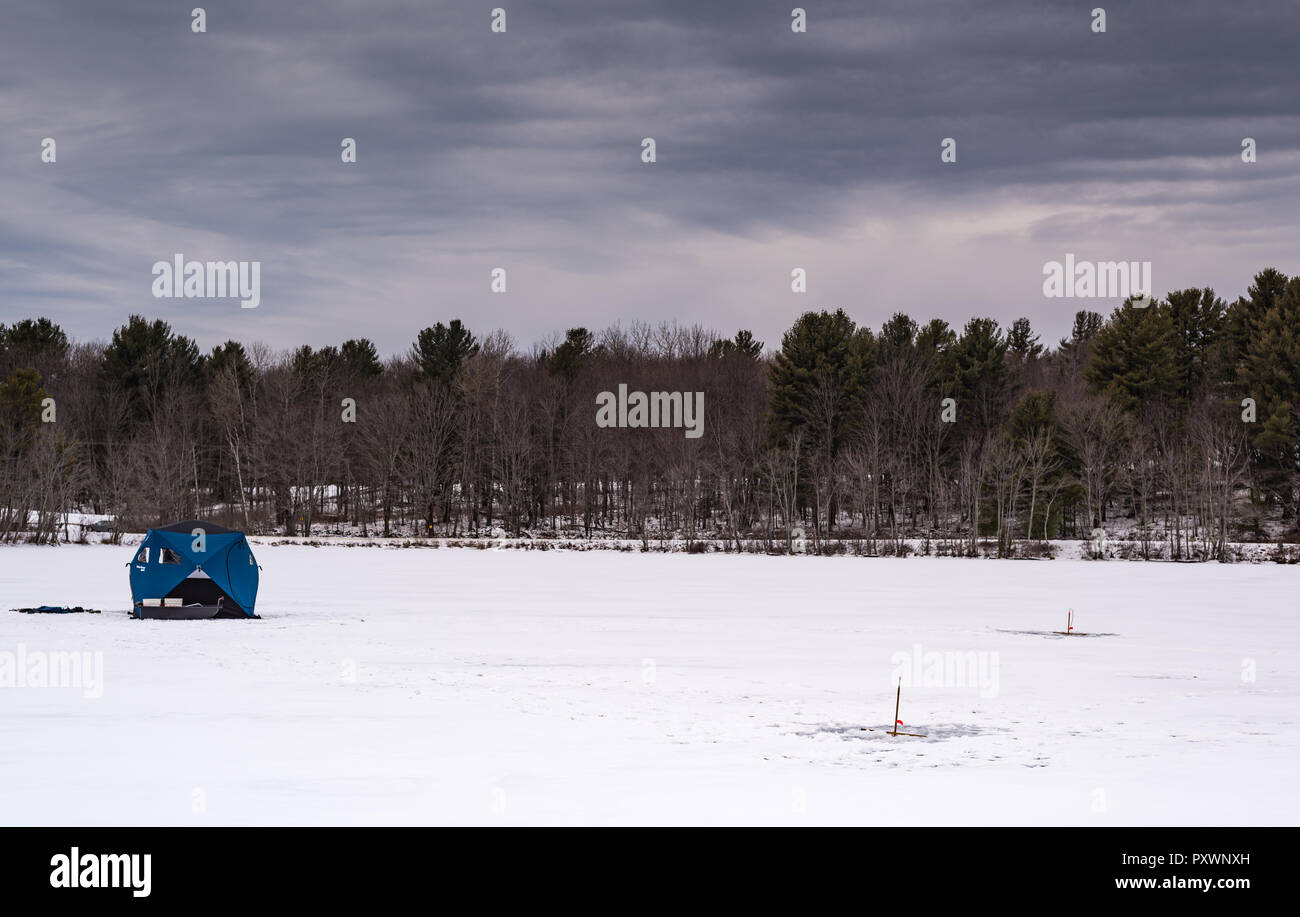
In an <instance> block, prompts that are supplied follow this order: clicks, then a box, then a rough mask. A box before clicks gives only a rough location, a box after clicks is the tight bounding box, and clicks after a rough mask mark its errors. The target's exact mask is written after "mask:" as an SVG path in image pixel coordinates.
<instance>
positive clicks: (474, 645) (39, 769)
mask: <svg viewBox="0 0 1300 917" xmlns="http://www.w3.org/2000/svg"><path fill="white" fill-rule="evenodd" d="M255 550H256V551H257V555H258V560H259V562H260V563H261V564H262V566H263V572H262V586H261V591H260V593H259V596H258V611H259V612H260V613H261V615H262V616H263V620H260V621H187V622H161V621H135V620H131V619H130V618H128V616H127V609H128V607H129V592H128V587H127V571H126V567H125V564H126V562H127V561H128V560H129V558H130V556H131V553H132V549H131V548H130V547H117V548H112V547H108V546H102V545H98V546H97V545H88V546H76V545H65V546H61V547H57V548H50V547H30V546H23V547H7V548H0V609H5V610H0V684H2V685H3V686H2V687H0V724H2V725H3V733H2V734H3V739H0V823H2V824H6V825H37V824H55V825H65V824H88V825H101V824H110V825H116V824H150V825H151V824H179V825H202V824H258V825H260V824H408V823H417V824H488V825H491V824H538V823H543V824H611V823H612V824H623V823H631V824H677V823H685V824H754V823H756V824H776V825H799V824H822V823H833V824H869V825H965V824H1069V825H1111V824H1125V825H1129V824H1138V825H1145V824H1153V825H1166V824H1169V825H1217V824H1227V825H1265V824H1284V825H1295V824H1297V823H1300V803H1298V802H1297V798H1298V796H1300V794H1297V793H1296V792H1295V786H1294V777H1295V775H1296V773H1297V770H1298V768H1300V672H1298V671H1297V669H1298V663H1300V621H1297V615H1296V612H1297V607H1298V605H1300V603H1298V602H1297V588H1296V587H1297V582H1298V578H1300V569H1298V568H1296V567H1286V566H1279V565H1274V564H1249V565H1247V564H1238V565H1219V564H1173V563H1140V562H1119V561H1109V562H1087V561H1069V560H1055V561H992V560H958V559H952V558H920V557H911V558H906V559H864V558H853V557H832V558H822V557H765V556H752V555H705V556H698V555H687V554H657V553H648V554H642V553H618V552H614V551H593V552H584V553H578V552H560V551H548V552H540V551H515V550H483V551H478V550H472V549H427V548H426V549H419V548H416V549H399V548H343V547H324V548H316V547H310V546H305V545H281V546H271V545H268V544H261V545H256V546H255ZM37 604H70V605H83V606H87V607H96V608H102V609H104V613H103V614H99V615H87V614H78V615H25V614H16V613H14V612H11V611H8V610H7V609H9V608H11V607H15V606H23V605H37ZM1068 608H1073V609H1074V610H1075V626H1076V628H1077V630H1078V631H1080V632H1083V633H1089V634H1094V635H1097V634H1103V635H1105V636H1074V637H1068V638H1064V637H1059V636H1055V635H1052V634H1051V633H1050V632H1051V631H1053V630H1060V629H1062V628H1063V627H1064V625H1065V621H1066V612H1067V609H1068ZM1035 632H1038V633H1035ZM59 652H67V653H90V654H92V656H90V657H84V658H85V661H86V662H87V663H89V662H90V660H91V659H94V658H98V659H100V660H102V693H101V691H100V690H99V687H98V686H95V685H90V686H89V687H88V686H87V685H88V682H87V681H86V680H83V682H82V685H81V686H80V687H77V686H75V685H74V686H66V685H65V686H43V687H37V686H33V684H32V682H37V683H39V681H40V677H39V675H38V674H37V673H36V671H35V670H34V669H31V668H30V667H31V666H32V665H33V662H32V660H33V659H47V660H49V659H51V657H50V656H49V655H48V654H53V653H59ZM96 653H100V654H102V656H100V657H94V656H93V654H96ZM41 654H47V655H45V656H42V655H41ZM945 654H946V655H945ZM58 658H59V657H53V659H58ZM63 658H64V659H65V661H66V659H67V658H68V657H63ZM77 658H78V659H81V658H82V657H77ZM936 660H937V663H936ZM958 662H961V663H963V664H964V665H965V668H964V669H962V668H957V667H955V666H956V665H957V663H958ZM6 666H7V668H6ZM945 666H947V668H945ZM54 668H57V665H55V666H54V667H53V668H51V670H50V672H51V673H53V671H54ZM92 670H93V665H92V666H90V668H89V669H88V674H93V671H92ZM904 670H905V673H906V674H905V675H900V671H904ZM977 675H982V676H983V677H982V679H979V678H974V676H977ZM899 677H904V678H905V681H904V687H903V691H902V708H901V713H900V716H899V718H900V719H902V720H903V722H904V724H905V726H904V727H902V728H903V729H904V730H905V731H907V732H914V733H919V734H924V735H925V736H926V737H925V738H913V737H908V736H896V737H895V736H889V735H885V734H883V732H882V731H880V730H882V729H884V728H888V727H889V725H890V723H891V721H892V720H893V718H894V717H893V713H894V703H895V687H896V684H897V678H899ZM48 678H49V679H51V680H55V681H59V680H62V681H69V680H71V674H70V673H69V670H65V671H63V673H62V674H60V676H59V677H58V678H55V677H54V675H53V674H50V675H49V676H48ZM91 681H93V679H91ZM981 681H982V684H981ZM96 694H100V696H95V695H96ZM87 695H90V696H87ZM864 728H874V729H875V730H877V731H874V732H871V731H865V729H864Z"/></svg>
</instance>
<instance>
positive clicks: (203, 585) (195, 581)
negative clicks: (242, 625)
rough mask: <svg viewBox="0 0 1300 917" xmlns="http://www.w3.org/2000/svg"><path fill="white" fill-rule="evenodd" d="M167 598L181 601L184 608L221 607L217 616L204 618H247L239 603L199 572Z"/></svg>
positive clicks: (172, 591) (187, 578) (174, 589)
mask: <svg viewBox="0 0 1300 917" xmlns="http://www.w3.org/2000/svg"><path fill="white" fill-rule="evenodd" d="M165 598H168V599H180V600H181V604H182V606H185V605H204V606H209V607H211V608H216V607H217V606H218V605H220V606H221V611H220V612H218V613H216V614H215V615H204V617H217V618H246V617H248V612H246V611H244V609H243V608H242V607H241V606H240V604H239V603H238V602H236V601H235V600H234V599H232V598H231V597H230V596H229V594H227V593H226V592H225V590H223V589H222V588H221V587H220V586H218V585H217V584H216V583H214V582H213V581H212V579H211V577H209V576H208V575H207V574H200V573H198V571H196V572H195V573H191V574H190V575H189V576H188V577H186V578H185V579H183V580H181V581H180V582H179V583H177V584H176V586H175V587H174V588H173V589H172V590H171V592H169V593H167V595H166V596H165Z"/></svg>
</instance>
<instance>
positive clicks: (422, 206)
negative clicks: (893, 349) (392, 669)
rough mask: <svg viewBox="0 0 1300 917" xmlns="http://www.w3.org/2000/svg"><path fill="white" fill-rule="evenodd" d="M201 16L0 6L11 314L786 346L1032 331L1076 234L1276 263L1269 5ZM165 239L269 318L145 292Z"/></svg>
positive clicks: (1287, 198) (1287, 52)
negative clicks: (803, 281) (209, 262)
mask: <svg viewBox="0 0 1300 917" xmlns="http://www.w3.org/2000/svg"><path fill="white" fill-rule="evenodd" d="M193 5H197V0H196V3H195V4H185V5H180V4H175V3H167V2H134V3H120V4H119V3H91V2H86V3H67V2H65V3H60V2H43V3H29V4H18V3H15V2H10V3H8V4H7V5H6V8H5V12H4V18H5V22H4V30H3V34H2V35H0V53H2V54H3V57H2V58H0V60H2V61H3V63H0V114H2V116H3V124H4V131H3V133H2V135H0V161H2V162H3V172H2V173H0V183H2V184H0V191H2V192H3V194H4V199H5V208H4V212H3V215H2V216H0V302H2V303H3V305H2V307H0V308H2V311H0V320H12V319H14V318H18V317H21V316H23V315H27V314H34V313H39V314H49V315H51V316H52V317H55V318H56V319H58V320H60V321H62V322H64V323H65V325H66V326H67V327H68V330H69V331H70V333H72V334H73V335H74V336H77V337H91V336H105V335H107V334H108V333H109V332H110V331H111V329H112V328H113V327H115V326H116V325H117V324H120V323H121V321H122V320H123V318H124V317H125V315H126V314H127V313H128V312H131V311H138V312H144V313H146V314H150V315H159V316H161V317H164V318H166V319H168V320H169V321H172V322H173V324H175V325H176V327H177V328H178V329H179V330H182V331H184V332H186V333H189V334H193V335H195V336H197V337H198V338H200V340H201V341H202V342H203V343H205V344H212V343H215V342H216V341H218V340H221V339H224V338H225V337H236V338H241V339H255V338H262V339H265V340H267V341H269V342H271V343H273V344H276V345H281V346H283V345H289V344H292V343H296V342H299V341H311V342H313V343H324V342H327V341H333V340H339V339H342V338H344V337H350V336H356V335H366V336H370V337H372V338H374V339H375V340H376V341H377V342H378V343H379V344H380V346H381V348H382V349H384V350H387V351H394V350H397V349H400V348H402V347H404V346H405V345H406V343H407V342H409V340H410V339H411V337H413V334H414V331H415V329H417V328H419V327H422V326H423V325H426V324H429V323H431V322H433V321H435V320H440V319H447V318H450V317H453V316H457V315H459V316H462V317H464V318H466V319H467V320H469V321H470V322H471V324H472V325H473V326H475V327H477V328H480V329H482V330H488V329H490V328H491V327H494V326H501V327H505V328H506V329H508V330H510V331H511V332H512V333H514V334H515V335H516V336H517V337H518V338H520V339H521V340H522V341H523V342H525V343H526V342H528V341H531V340H534V339H537V338H540V337H542V336H543V335H545V334H548V333H549V332H551V331H554V330H557V329H562V328H564V327H568V326H571V325H576V324H588V325H592V326H601V325H603V324H607V323H609V322H612V321H615V320H619V319H623V320H628V319H635V318H644V319H648V320H658V319H672V318H676V319H680V320H684V321H690V320H697V319H698V320H701V321H703V322H705V323H707V324H712V325H717V326H719V327H722V328H725V329H728V330H734V327H735V326H738V325H747V326H751V327H754V328H756V330H758V331H759V332H760V336H764V337H766V338H767V339H768V340H769V341H772V340H774V339H775V337H776V335H777V334H779V331H780V329H781V328H783V327H785V325H787V324H788V322H789V320H790V319H791V318H792V317H793V315H794V314H797V312H798V311H800V310H802V309H805V308H812V307H819V306H825V305H844V306H846V307H848V308H850V310H851V311H853V312H854V314H855V315H856V316H857V317H858V318H859V319H860V320H862V321H865V322H867V323H870V324H873V325H875V324H879V322H880V320H881V319H883V318H884V317H887V316H888V314H889V313H890V312H892V311H893V310H894V309H895V308H904V309H908V310H912V311H914V312H916V313H917V314H918V315H920V316H922V317H928V316H929V315H930V314H935V315H942V316H943V317H945V318H949V319H950V320H955V321H960V320H964V318H966V317H968V316H969V315H971V314H973V313H976V312H979V313H987V314H993V315H995V316H996V317H999V318H1001V319H1003V320H1008V319H1009V318H1011V317H1014V315H1017V314H1022V313H1024V314H1030V315H1031V316H1033V317H1034V318H1035V319H1036V321H1040V323H1041V324H1042V325H1043V326H1044V327H1045V330H1046V331H1047V333H1048V335H1055V334H1057V333H1059V331H1060V330H1063V327H1061V326H1063V325H1064V323H1065V319H1064V318H1063V317H1062V315H1061V314H1060V307H1059V306H1058V304H1055V303H1044V302H1043V301H1042V300H1041V297H1040V296H1038V295H1036V294H1037V293H1038V285H1039V281H1040V274H1039V267H1040V266H1041V264H1042V261H1043V260H1044V258H1046V257H1059V256H1060V255H1061V254H1062V253H1063V252H1064V251H1066V250H1077V251H1079V254H1080V257H1090V256H1092V257H1097V258H1107V257H1109V258H1130V257H1132V258H1138V257H1141V258H1143V259H1150V260H1153V261H1155V262H1156V263H1157V267H1156V274H1157V284H1158V286H1159V287H1161V288H1165V287H1170V286H1186V285H1201V284H1206V283H1212V284H1214V285H1216V286H1219V287H1220V288H1221V292H1222V293H1224V294H1225V295H1229V296H1231V295H1235V294H1236V293H1237V292H1240V290H1241V289H1242V288H1243V287H1244V286H1245V284H1246V283H1247V282H1248V280H1249V276H1250V274H1251V273H1252V272H1253V271H1254V270H1257V269H1258V268H1260V267H1263V266H1265V265H1266V264H1269V263H1277V266H1279V267H1281V268H1282V269H1284V270H1290V271H1296V270H1300V263H1296V261H1295V260H1294V259H1295V257H1296V253H1297V252H1300V246H1297V242H1300V231H1298V230H1297V229H1296V226H1295V220H1294V214H1295V213H1296V208H1297V204H1300V182H1298V181H1297V178H1296V170H1297V169H1298V168H1300V117H1297V115H1296V113H1295V100H1296V98H1297V89H1300V73H1298V71H1300V67H1298V66H1297V64H1296V63H1295V54H1294V48H1295V46H1296V39H1297V37H1300V28H1297V26H1296V24H1295V20H1296V18H1297V17H1295V15H1294V3H1293V2H1290V0H1277V2H1241V3H1233V4H1223V3H1197V2H1169V3H1164V2H1161V3H1156V2H1145V3H1144V2H1130V3H1105V2H1104V0H1096V2H1095V3H1066V2H1057V3H1045V2H1032V0H1005V2H981V3H969V2H968V3H934V2H924V0H906V2H871V3H865V2H858V3H804V4H803V5H804V6H805V8H806V9H807V11H808V22H809V31H808V33H807V34H806V35H795V34H793V33H791V31H790V28H789V22H790V9H791V7H792V6H793V5H794V4H793V3H782V4H776V3H745V4H739V3H685V2H682V3H665V2H660V3H635V2H633V3H593V4H583V3H537V2H529V3H526V4H519V5H513V4H511V3H509V2H507V0H494V2H492V3H486V4H478V3H465V2H460V3H453V4H439V3H425V2H406V3H403V2H355V3H352V2H332V3H331V2H325V3H253V2H235V3H232V2H223V3H207V4H205V5H204V8H205V10H206V12H207V17H208V32H207V34H205V35H195V34H192V33H191V32H190V29H189V19H190V17H189V8H190V7H191V6H193ZM495 5H500V6H503V7H504V8H505V9H506V10H507V15H508V24H509V28H508V32H507V34H506V35H493V34H491V33H490V32H489V29H488V21H489V15H490V10H491V8H492V7H493V6H495ZM1097 5H1100V6H1104V7H1105V8H1106V11H1107V17H1108V22H1107V26H1108V28H1107V33H1106V34H1105V35H1104V36H1102V35H1094V34H1092V32H1091V31H1090V29H1089V19H1090V16H1089V13H1090V10H1091V8H1092V7H1093V6H1097ZM46 136H51V137H54V138H55V139H56V140H57V141H58V145H59V146H58V153H59V161H58V163H57V164H56V165H54V166H46V165H43V164H41V163H39V161H38V159H37V153H38V151H39V144H40V140H41V138H42V137H46ZM644 136H651V137H654V138H655V139H656V141H657V142H658V156H659V161H658V162H657V163H656V164H654V165H653V166H646V165H643V164H642V163H641V162H640V159H639V153H640V140H641V138H642V137H644ZM1245 136H1251V137H1254V138H1256V140H1257V141H1258V142H1259V144H1260V161H1259V162H1258V163H1257V164H1255V165H1252V166H1244V165H1243V164H1242V163H1241V162H1240V159H1239V157H1238V154H1239V150H1240V142H1241V138H1242V137H1245ZM343 137H355V138H356V139H357V141H358V146H359V162H358V164H356V165H349V166H345V165H343V164H341V163H340V162H339V158H338V152H339V142H340V140H341V138H343ZM943 137H954V138H956V139H957V142H958V152H959V156H958V163H957V164H956V165H952V166H942V165H940V163H939V142H940V140H941V138H943ZM1135 247H1136V248H1140V249H1141V250H1140V251H1133V249H1134V248H1135ZM1111 249H1114V251H1111ZM174 251H183V252H185V253H186V254H187V255H188V256H190V257H195V258H201V259H222V260H225V259H231V258H233V259H249V260H253V259H259V260H262V261H263V306H262V307H261V308H260V309H258V310H256V312H252V311H250V312H245V313H240V312H239V310H238V309H237V308H235V309H233V311H232V309H231V308H229V306H230V304H229V303H222V302H214V301H192V300H191V301H185V300H154V299H152V298H151V297H150V296H149V293H148V290H149V280H150V277H149V267H150V265H151V264H152V263H153V262H154V261H156V260H165V259H168V258H170V255H171V254H172V252H174ZM1094 251H1095V255H1090V254H1089V253H1090V252H1094ZM1287 259H1290V263H1287ZM796 264H800V265H802V266H806V267H809V269H810V277H811V278H812V283H811V289H810V294H809V296H807V297H795V296H793V295H792V294H790V292H789V288H788V271H789V267H790V266H794V265H796ZM498 265H499V266H505V267H507V269H508V270H509V271H510V290H511V292H509V293H508V294H506V295H505V296H493V295H491V294H489V293H488V292H487V277H488V271H489V270H490V268H491V267H493V266H498ZM918 272H923V275H922V277H918V276H917V274H918ZM814 294H815V295H814Z"/></svg>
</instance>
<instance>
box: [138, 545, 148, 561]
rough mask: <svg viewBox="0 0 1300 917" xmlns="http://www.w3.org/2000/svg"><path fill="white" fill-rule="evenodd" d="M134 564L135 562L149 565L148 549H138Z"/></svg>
mask: <svg viewBox="0 0 1300 917" xmlns="http://www.w3.org/2000/svg"><path fill="white" fill-rule="evenodd" d="M135 562H136V563H137V564H147V563H149V549H148V548H141V549H140V553H139V554H137V555H135Z"/></svg>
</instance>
